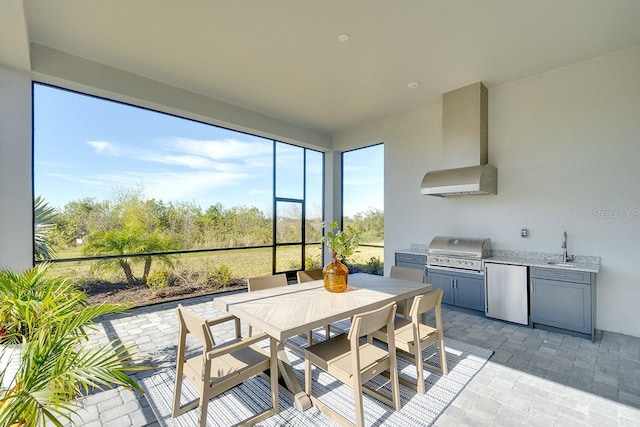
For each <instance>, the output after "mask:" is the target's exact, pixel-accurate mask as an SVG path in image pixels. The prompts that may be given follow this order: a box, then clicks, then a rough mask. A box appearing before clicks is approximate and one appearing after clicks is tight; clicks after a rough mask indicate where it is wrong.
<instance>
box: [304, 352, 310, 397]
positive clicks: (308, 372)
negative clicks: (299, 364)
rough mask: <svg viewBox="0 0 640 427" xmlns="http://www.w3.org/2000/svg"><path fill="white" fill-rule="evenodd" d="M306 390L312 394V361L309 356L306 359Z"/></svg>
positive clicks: (308, 393)
mask: <svg viewBox="0 0 640 427" xmlns="http://www.w3.org/2000/svg"><path fill="white" fill-rule="evenodd" d="M304 392H305V393H307V395H309V396H311V361H310V360H309V358H307V357H305V360H304Z"/></svg>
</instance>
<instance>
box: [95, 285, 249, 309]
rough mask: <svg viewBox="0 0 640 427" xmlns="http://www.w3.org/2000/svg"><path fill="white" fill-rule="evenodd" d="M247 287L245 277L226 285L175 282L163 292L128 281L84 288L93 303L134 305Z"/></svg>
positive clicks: (139, 305) (138, 305)
mask: <svg viewBox="0 0 640 427" xmlns="http://www.w3.org/2000/svg"><path fill="white" fill-rule="evenodd" d="M243 288H246V283H245V281H244V280H243V279H238V280H234V281H233V282H232V283H230V284H229V285H227V286H226V287H223V286H220V285H210V284H198V285H186V284H179V283H173V284H171V285H169V286H167V287H166V288H164V289H163V290H162V291H161V292H158V293H157V294H155V295H154V293H153V292H152V291H151V289H149V287H148V286H146V285H136V286H131V285H129V284H127V283H126V282H121V283H115V284H114V283H104V282H98V283H92V284H90V285H87V286H85V287H84V288H83V290H84V291H85V292H86V293H87V294H88V295H89V302H90V303H91V304H98V303H101V302H107V303H122V302H126V303H131V304H133V307H141V306H145V305H151V304H157V303H161V302H166V301H174V300H179V299H184V298H189V297H195V296H200V295H208V294H215V293H218V292H225V291H229V290H236V289H243Z"/></svg>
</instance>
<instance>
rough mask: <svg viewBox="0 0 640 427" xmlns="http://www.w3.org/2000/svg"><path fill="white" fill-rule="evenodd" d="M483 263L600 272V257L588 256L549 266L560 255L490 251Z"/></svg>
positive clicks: (418, 248) (423, 249) (418, 250)
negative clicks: (489, 255) (568, 262)
mask: <svg viewBox="0 0 640 427" xmlns="http://www.w3.org/2000/svg"><path fill="white" fill-rule="evenodd" d="M428 250H429V245H423V244H415V243H412V244H411V246H410V247H409V249H398V250H396V252H399V253H404V254H412V255H427V253H428ZM484 261H485V262H489V263H494V264H513V265H524V266H528V267H544V268H555V269H561V270H573V271H586V272H589V273H598V272H599V271H600V257H598V256H588V255H575V256H574V262H572V263H571V264H549V262H550V261H552V262H560V261H562V254H560V253H547V252H527V251H510V250H503V249H492V250H491V257H490V258H486V259H485V260H484Z"/></svg>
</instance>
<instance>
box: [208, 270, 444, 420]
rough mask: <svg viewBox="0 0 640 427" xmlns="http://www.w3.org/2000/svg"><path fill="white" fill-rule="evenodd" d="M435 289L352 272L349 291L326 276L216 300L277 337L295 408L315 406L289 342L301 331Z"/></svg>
mask: <svg viewBox="0 0 640 427" xmlns="http://www.w3.org/2000/svg"><path fill="white" fill-rule="evenodd" d="M431 290H432V286H431V285H429V284H427V283H419V282H411V281H407V280H401V279H392V278H389V277H383V276H377V275H373V274H365V273H356V274H350V275H349V286H348V288H347V290H346V291H344V292H341V293H332V292H328V291H327V290H325V289H324V284H323V281H322V280H315V281H311V282H306V283H302V284H296V285H289V286H281V287H277V288H271V289H264V290H260V291H254V292H246V293H239V294H233V295H228V296H221V297H216V298H215V299H214V301H213V302H214V304H215V305H216V307H218V308H221V309H223V310H225V311H227V312H229V313H230V314H233V315H234V316H236V317H237V318H239V319H241V320H243V321H245V322H247V323H248V324H250V325H251V326H252V327H253V328H255V329H260V330H261V331H263V332H266V333H267V334H268V335H269V336H271V337H273V338H275V339H276V341H277V353H278V365H279V371H280V373H281V375H282V378H283V380H284V383H285V385H286V388H287V389H288V390H289V391H290V392H291V394H292V395H293V401H294V404H295V406H296V407H297V408H298V409H300V410H306V409H308V408H310V407H311V406H312V404H311V400H310V399H309V396H307V394H306V393H305V392H304V391H303V389H302V387H301V385H300V383H299V382H298V380H297V378H296V376H295V374H294V372H293V368H292V367H291V362H290V361H289V359H288V357H287V355H286V352H285V350H284V345H285V343H286V341H287V340H288V339H289V338H291V337H294V336H296V335H299V334H302V333H306V332H307V331H310V330H313V329H315V328H319V327H324V326H326V325H330V324H331V323H333V322H337V321H340V320H343V319H347V318H350V317H352V316H353V315H354V314H356V313H361V312H364V311H369V310H373V309H376V308H379V307H382V306H384V305H386V304H388V303H389V302H391V301H396V302H398V301H405V304H408V300H409V299H410V298H412V297H415V296H417V295H421V294H424V293H426V292H429V291H431Z"/></svg>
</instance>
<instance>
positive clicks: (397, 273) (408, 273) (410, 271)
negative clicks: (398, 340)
mask: <svg viewBox="0 0 640 427" xmlns="http://www.w3.org/2000/svg"><path fill="white" fill-rule="evenodd" d="M389 277H391V278H392V279H401V280H409V281H410V282H420V283H422V282H424V270H423V269H421V268H410V267H401V266H398V265H393V266H391V271H390V272H389ZM410 301H411V300H410ZM397 304H398V313H401V314H402V315H403V316H404V317H406V318H409V307H410V305H411V303H409V304H405V303H404V301H398V302H397ZM423 321H424V323H426V322H427V318H426V316H425V318H424V319H423Z"/></svg>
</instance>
